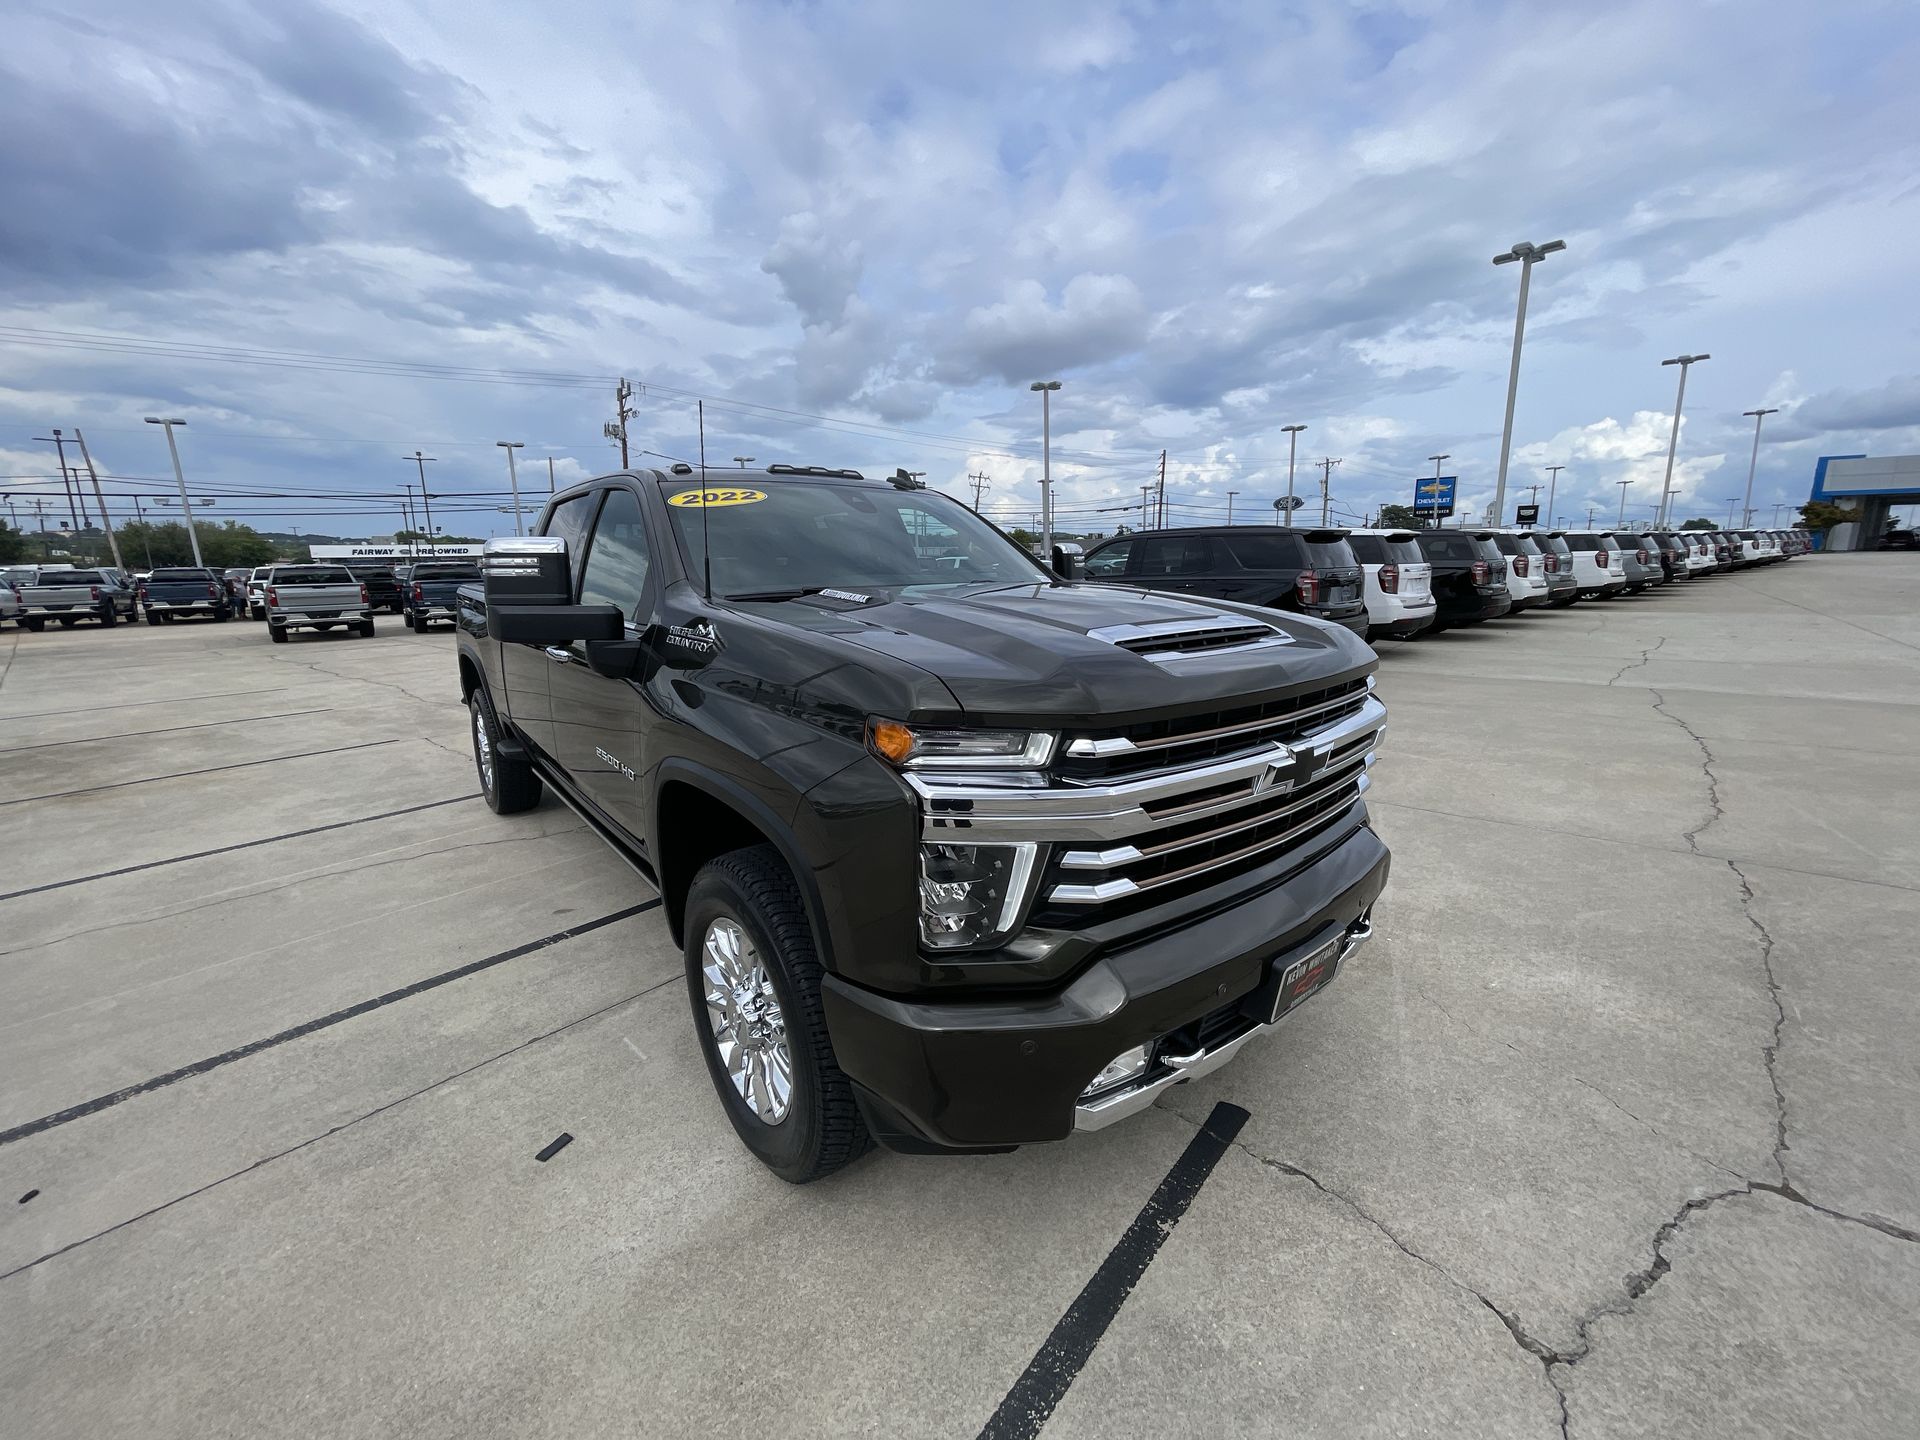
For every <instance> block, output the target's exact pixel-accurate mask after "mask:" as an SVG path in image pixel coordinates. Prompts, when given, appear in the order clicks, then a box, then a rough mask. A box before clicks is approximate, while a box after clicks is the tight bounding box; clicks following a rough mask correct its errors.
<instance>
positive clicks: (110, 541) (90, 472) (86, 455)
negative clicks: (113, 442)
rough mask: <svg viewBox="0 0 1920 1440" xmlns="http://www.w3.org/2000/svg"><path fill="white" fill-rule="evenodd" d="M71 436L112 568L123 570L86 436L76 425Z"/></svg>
mask: <svg viewBox="0 0 1920 1440" xmlns="http://www.w3.org/2000/svg"><path fill="white" fill-rule="evenodd" d="M73 438H74V439H75V440H77V441H78V442H79V443H80V458H81V460H83V461H84V462H86V467H87V477H88V478H89V479H90V480H92V481H93V498H94V499H95V500H96V501H97V502H98V503H99V505H100V528H101V529H102V530H104V531H106V532H107V548H108V549H110V550H111V551H113V564H114V568H115V569H116V570H124V569H126V568H127V566H126V562H125V561H124V560H122V559H121V558H120V541H119V539H118V537H116V536H115V535H114V533H113V521H112V520H110V519H108V518H107V496H106V492H105V491H104V490H102V489H101V488H100V472H99V471H98V470H96V469H94V468H93V456H92V454H91V453H90V452H89V451H88V450H87V437H86V436H85V435H82V434H81V433H80V427H79V426H78V425H76V426H74V427H73ZM74 478H75V479H76V480H77V479H78V478H79V477H78V475H76V476H75V477H74ZM148 568H149V569H151V568H152V567H151V566H149V567H148Z"/></svg>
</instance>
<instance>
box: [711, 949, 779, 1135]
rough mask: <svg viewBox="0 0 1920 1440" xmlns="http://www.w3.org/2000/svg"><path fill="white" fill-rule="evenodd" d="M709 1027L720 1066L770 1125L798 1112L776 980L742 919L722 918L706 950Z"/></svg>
mask: <svg viewBox="0 0 1920 1440" xmlns="http://www.w3.org/2000/svg"><path fill="white" fill-rule="evenodd" d="M700 974H701V980H702V984H703V989H704V991H705V995H706V1002H707V1024H708V1025H709V1026H710V1027H711V1029H712V1031H713V1048H714V1050H715V1052H716V1053H718V1055H719V1056H720V1067H721V1069H723V1070H725V1071H726V1072H727V1078H729V1079H730V1080H732V1081H733V1088H734V1090H735V1091H737V1092H738V1094H739V1096H740V1098H741V1099H742V1100H744V1101H746V1102H747V1104H748V1105H750V1106H751V1107H752V1108H753V1112H754V1114H756V1115H758V1116H759V1117H760V1119H761V1120H762V1121H764V1122H765V1123H767V1124H768V1125H778V1124H779V1123H780V1122H781V1121H782V1120H784V1119H786V1118H787V1112H788V1111H789V1110H791V1109H792V1108H793V1056H792V1054H791V1052H790V1051H789V1050H788V1048H787V1023H786V1019H785V1017H783V1016H782V1015H781V1013H780V1001H779V999H778V998H777V997H776V996H775V994H774V989H773V976H772V974H770V973H769V972H768V970H767V967H766V965H765V964H764V963H763V962H762V961H761V959H760V952H759V951H758V950H756V949H755V948H754V944H753V941H752V940H750V939H748V938H747V932H746V931H745V930H744V929H742V928H741V926H740V923H739V922H738V921H737V920H732V919H729V918H727V917H726V916H721V917H720V918H719V919H717V920H715V921H714V922H713V923H712V924H710V925H709V926H707V934H706V938H705V939H704V940H703V941H702V942H701V946H700Z"/></svg>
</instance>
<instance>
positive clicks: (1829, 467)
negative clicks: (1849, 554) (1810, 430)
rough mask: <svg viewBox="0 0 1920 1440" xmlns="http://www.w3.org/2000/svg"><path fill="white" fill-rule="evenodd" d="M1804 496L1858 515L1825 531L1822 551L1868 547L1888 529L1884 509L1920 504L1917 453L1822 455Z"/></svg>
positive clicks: (1919, 460) (1919, 477) (1919, 471)
mask: <svg viewBox="0 0 1920 1440" xmlns="http://www.w3.org/2000/svg"><path fill="white" fill-rule="evenodd" d="M1808 498H1809V499H1813V500H1830V501H1832V502H1833V503H1834V504H1836V505H1846V506H1850V507H1851V508H1853V509H1855V510H1858V511H1859V512H1860V519H1859V521H1858V522H1856V523H1854V524H1848V525H1836V526H1834V527H1833V529H1832V530H1830V531H1829V532H1827V543H1826V548H1827V549H1829V550H1866V549H1870V548H1871V547H1872V546H1873V545H1875V544H1876V543H1878V541H1879V539H1880V536H1881V534H1882V533H1883V532H1884V531H1885V530H1886V528H1887V512H1888V511H1889V510H1891V509H1892V508H1893V507H1894V506H1895V505H1920V455H1885V456H1879V455H1822V456H1821V457H1820V459H1819V461H1818V463H1817V464H1815V465H1814V467H1813V494H1812V495H1811V496H1809V497H1808Z"/></svg>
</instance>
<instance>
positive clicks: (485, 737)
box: [469, 695, 493, 795]
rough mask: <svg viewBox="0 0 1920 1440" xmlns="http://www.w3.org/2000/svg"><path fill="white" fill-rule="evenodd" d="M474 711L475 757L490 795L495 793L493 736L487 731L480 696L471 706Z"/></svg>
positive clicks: (481, 779) (482, 782) (481, 783)
mask: <svg viewBox="0 0 1920 1440" xmlns="http://www.w3.org/2000/svg"><path fill="white" fill-rule="evenodd" d="M469 708H471V709H472V711H473V759H474V763H475V764H477V765H478V766H479V767H480V785H481V788H483V789H484V790H485V791H486V792H487V793H488V794H489V795H491V794H492V793H493V737H492V736H491V735H489V734H488V733H487V717H486V715H485V714H484V713H482V711H481V709H480V697H479V696H478V695H475V696H474V698H473V703H472V705H471V706H470V707H469Z"/></svg>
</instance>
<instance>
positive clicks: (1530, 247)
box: [1493, 240, 1567, 265]
mask: <svg viewBox="0 0 1920 1440" xmlns="http://www.w3.org/2000/svg"><path fill="white" fill-rule="evenodd" d="M1566 248H1567V242H1566V241H1564V240H1549V241H1548V242H1547V243H1546V244H1544V245H1535V244H1534V243H1533V242H1532V241H1531V240H1516V241H1515V242H1514V245H1513V248H1512V249H1511V250H1509V251H1507V253H1506V254H1504V255H1496V256H1494V257H1493V263H1494V264H1496V265H1511V264H1512V263H1513V262H1514V261H1516V260H1526V261H1535V260H1542V259H1545V258H1546V257H1547V256H1549V255H1551V254H1553V253H1554V252H1555V251H1559V250H1564V249H1566Z"/></svg>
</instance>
